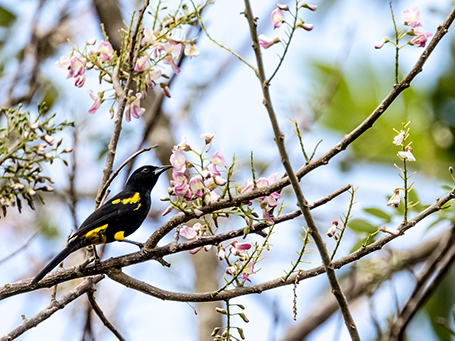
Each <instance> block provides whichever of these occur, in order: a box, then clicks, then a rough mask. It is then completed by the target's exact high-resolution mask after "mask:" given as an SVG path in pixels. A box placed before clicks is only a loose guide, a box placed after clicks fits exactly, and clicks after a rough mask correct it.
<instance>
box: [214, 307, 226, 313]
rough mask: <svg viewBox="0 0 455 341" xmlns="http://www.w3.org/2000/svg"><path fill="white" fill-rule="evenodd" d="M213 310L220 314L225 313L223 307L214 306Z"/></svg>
mask: <svg viewBox="0 0 455 341" xmlns="http://www.w3.org/2000/svg"><path fill="white" fill-rule="evenodd" d="M215 311H216V312H217V313H220V314H223V315H227V311H226V309H223V308H220V307H216V308H215Z"/></svg>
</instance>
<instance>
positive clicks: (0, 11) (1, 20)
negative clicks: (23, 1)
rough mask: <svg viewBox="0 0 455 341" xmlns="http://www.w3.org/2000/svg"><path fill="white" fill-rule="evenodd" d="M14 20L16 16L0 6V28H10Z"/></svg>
mask: <svg viewBox="0 0 455 341" xmlns="http://www.w3.org/2000/svg"><path fill="white" fill-rule="evenodd" d="M15 20H16V16H15V15H14V14H13V13H12V12H10V11H8V10H7V9H5V8H4V7H1V6H0V26H1V27H10V26H11V25H12V24H13V23H14V21H15Z"/></svg>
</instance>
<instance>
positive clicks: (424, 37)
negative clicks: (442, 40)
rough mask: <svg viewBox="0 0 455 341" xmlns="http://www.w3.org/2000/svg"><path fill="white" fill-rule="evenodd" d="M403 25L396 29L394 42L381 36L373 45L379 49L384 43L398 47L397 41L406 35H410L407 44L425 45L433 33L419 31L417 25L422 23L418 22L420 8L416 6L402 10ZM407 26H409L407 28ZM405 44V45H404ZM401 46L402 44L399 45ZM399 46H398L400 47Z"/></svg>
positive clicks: (419, 25)
mask: <svg viewBox="0 0 455 341" xmlns="http://www.w3.org/2000/svg"><path fill="white" fill-rule="evenodd" d="M403 22H404V23H403V26H401V28H400V29H399V30H398V31H397V33H398V35H397V37H398V38H397V41H396V42H395V43H394V42H393V41H391V40H389V39H388V38H387V37H384V38H382V39H381V40H379V41H378V42H377V43H376V44H375V45H374V47H375V48H376V49H380V48H382V47H383V46H384V44H385V43H392V44H393V45H395V46H396V47H397V48H398V43H399V41H400V40H401V39H403V38H404V37H406V36H410V37H412V38H411V39H409V40H408V42H407V43H406V44H407V45H412V46H416V47H425V45H426V43H427V41H428V38H430V37H431V36H432V35H433V33H429V32H426V33H424V32H420V31H419V27H421V26H422V23H421V22H420V10H419V9H418V8H417V7H414V8H413V9H411V10H409V9H407V10H404V11H403ZM407 27H410V28H409V29H408V28H407ZM404 46H405V45H404ZM401 47H403V46H401ZM401 47H400V48H401Z"/></svg>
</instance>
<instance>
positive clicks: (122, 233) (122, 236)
mask: <svg viewBox="0 0 455 341" xmlns="http://www.w3.org/2000/svg"><path fill="white" fill-rule="evenodd" d="M114 239H115V240H118V241H121V240H124V239H125V231H118V232H117V233H116V234H114Z"/></svg>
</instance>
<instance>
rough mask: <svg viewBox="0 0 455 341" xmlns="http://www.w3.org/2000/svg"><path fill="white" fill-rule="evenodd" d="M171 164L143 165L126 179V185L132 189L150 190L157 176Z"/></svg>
mask: <svg viewBox="0 0 455 341" xmlns="http://www.w3.org/2000/svg"><path fill="white" fill-rule="evenodd" d="M170 168H172V166H161V167H157V166H143V167H141V168H138V169H136V170H135V171H134V172H133V174H132V175H131V176H130V178H129V179H128V182H127V183H126V187H129V188H131V189H134V190H139V189H147V190H151V189H152V188H153V186H155V184H156V182H157V180H158V178H159V176H160V175H161V174H162V173H164V172H165V171H166V170H168V169H170Z"/></svg>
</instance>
